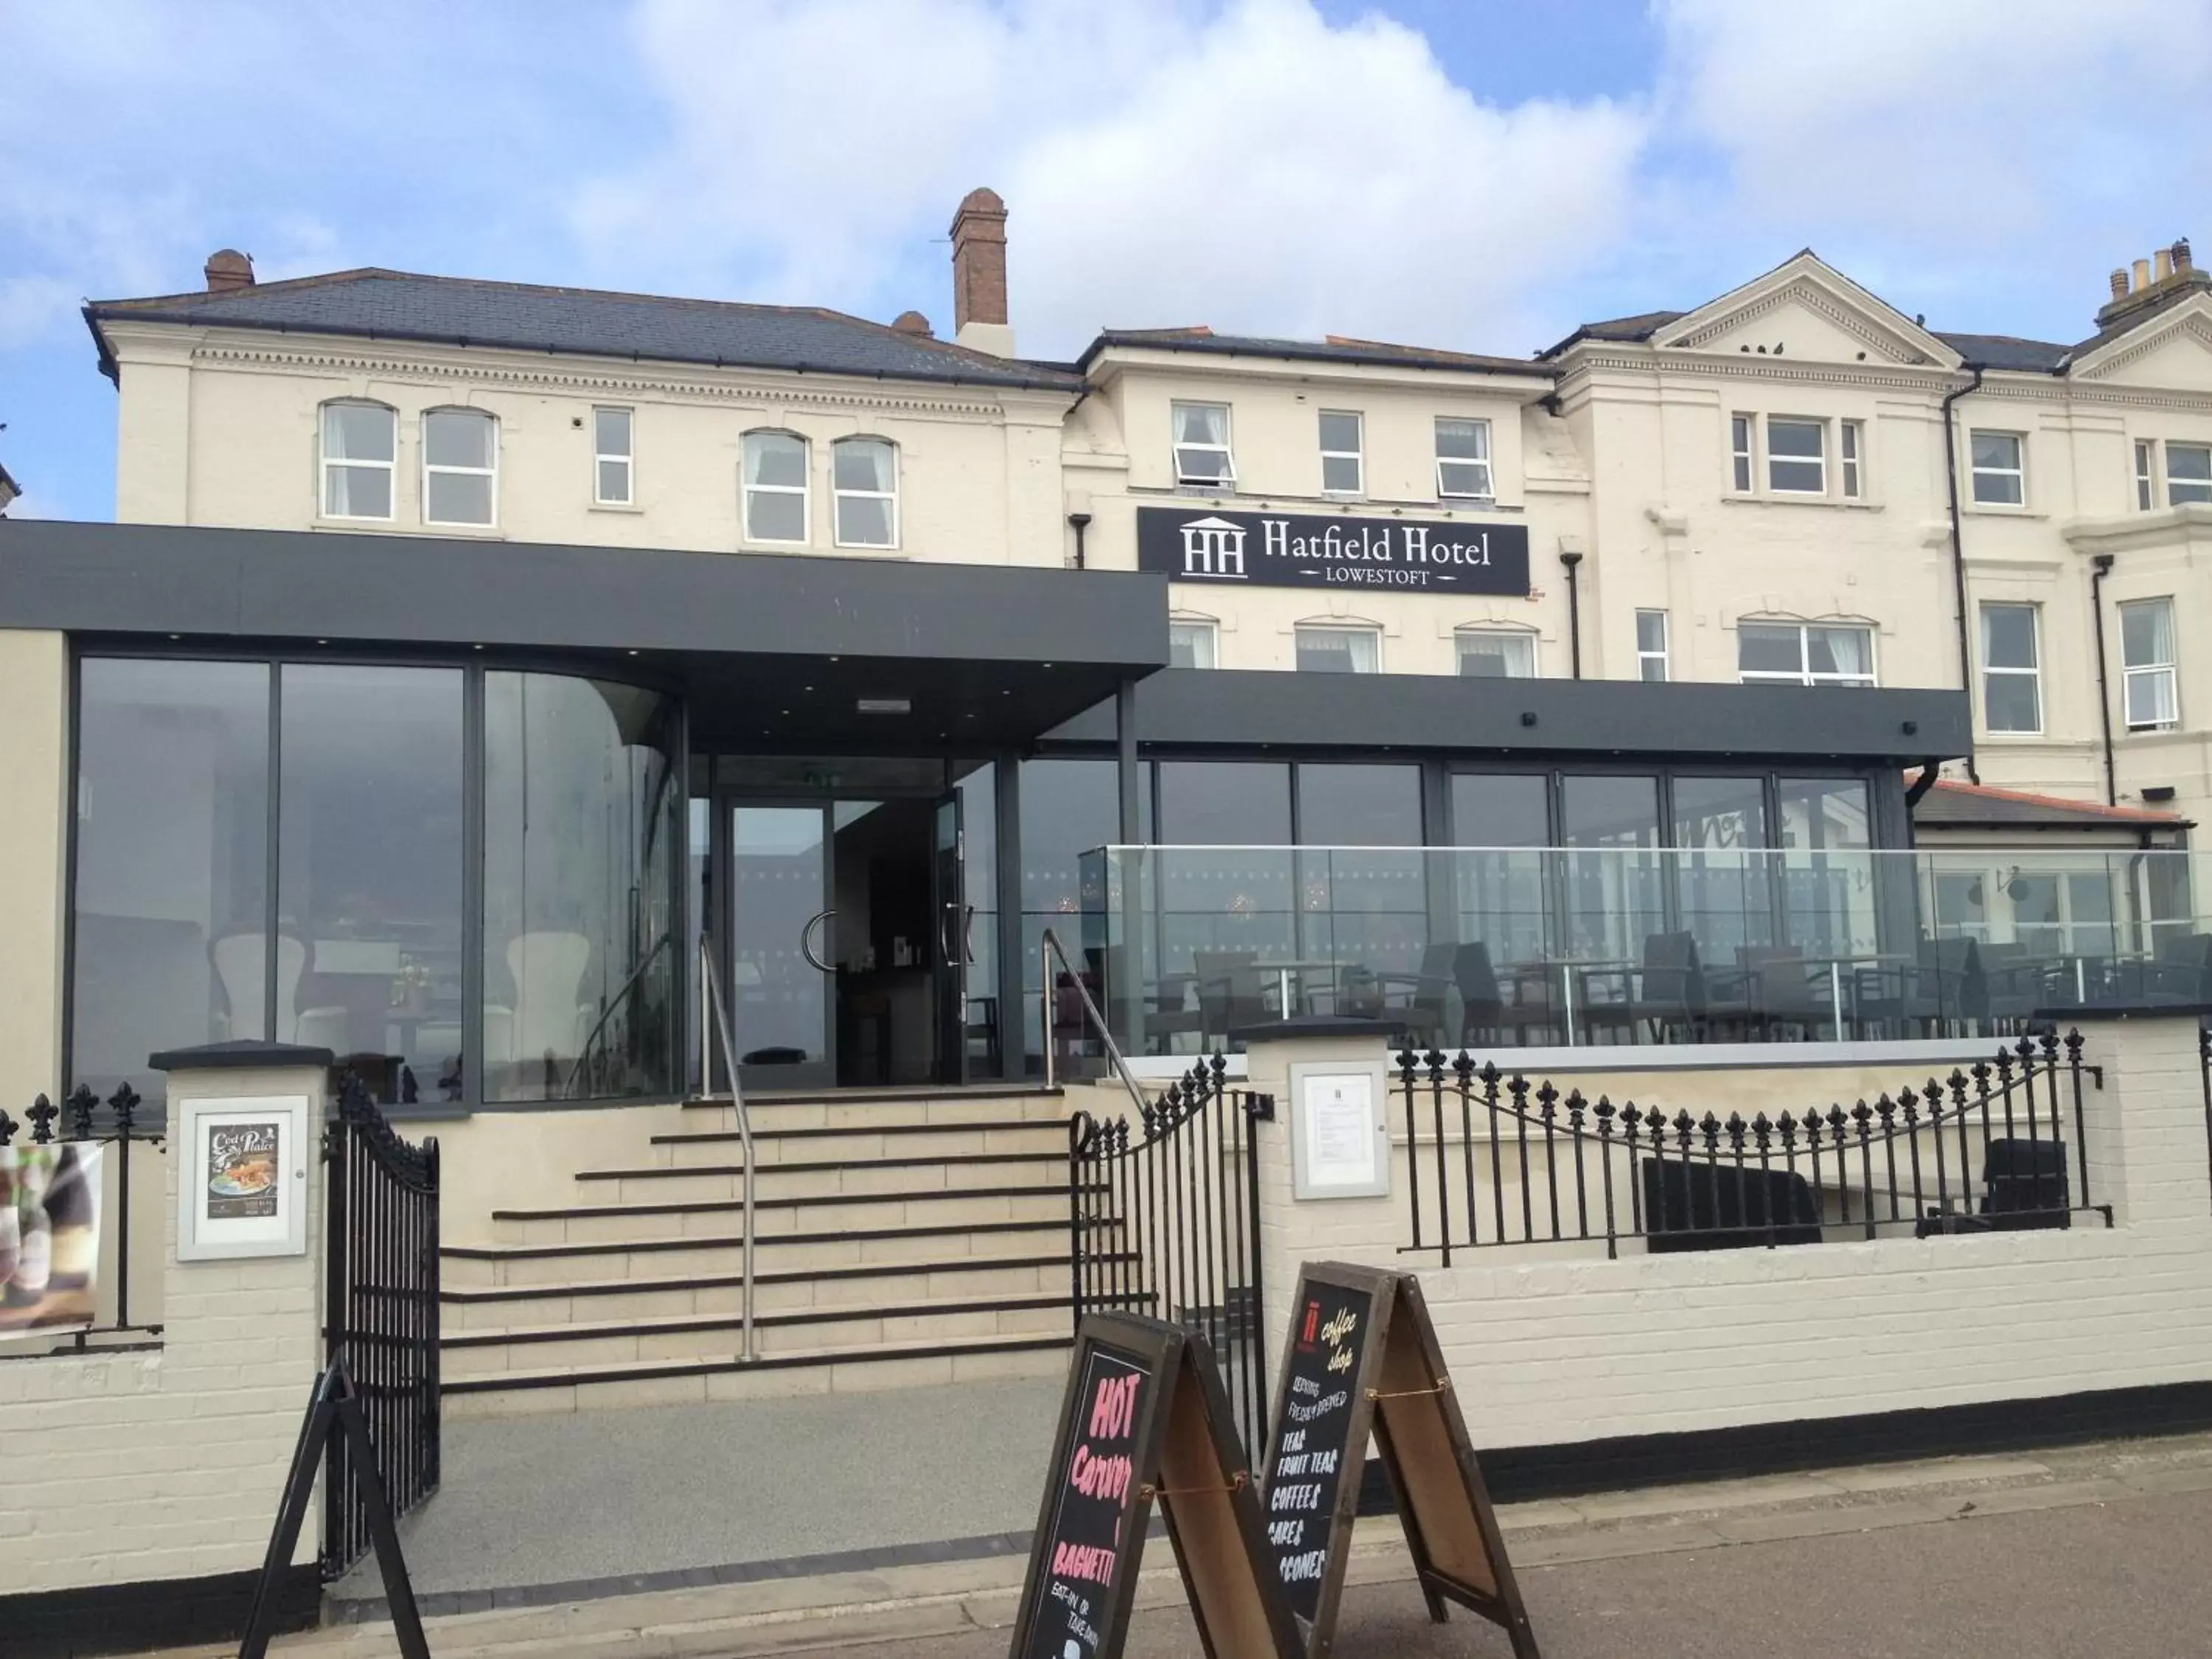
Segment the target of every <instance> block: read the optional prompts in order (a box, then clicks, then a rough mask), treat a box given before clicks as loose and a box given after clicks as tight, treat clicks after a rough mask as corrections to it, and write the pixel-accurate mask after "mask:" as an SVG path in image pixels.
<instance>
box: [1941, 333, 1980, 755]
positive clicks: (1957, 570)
mask: <svg viewBox="0 0 2212 1659" xmlns="http://www.w3.org/2000/svg"><path fill="white" fill-rule="evenodd" d="M1981 389H1982V370H1980V369H1979V368H1977V369H1976V370H1975V371H1974V378H1973V379H1972V380H1970V381H1968V382H1967V383H1966V385H1965V386H1958V387H1955V388H1954V389H1953V390H1952V391H1950V392H1946V393H1944V394H1943V476H1944V477H1945V479H1946V481H1947V482H1948V483H1949V485H1950V488H1951V585H1952V589H1953V599H1954V602H1955V603H1956V605H1957V607H1958V612H1959V689H1960V690H1961V691H1964V692H1965V693H1966V699H1967V707H1968V708H1970V709H1971V708H1972V706H1973V696H1974V658H1973V653H1972V652H1971V651H1969V650H1968V649H1967V647H1966V543H1965V542H1964V541H1963V540H1962V539H1961V538H1960V519H1959V438H1958V434H1957V432H1956V430H1955V429H1954V428H1953V426H1952V424H1951V405H1952V404H1955V403H1957V402H1958V401H1959V399H1960V398H1963V397H1965V396H1966V394H1967V393H1968V392H1979V391H1980V390H1981ZM1966 775H1967V776H1968V777H1969V778H1971V779H1972V780H1973V781H1975V782H1976V783H1979V782H1980V781H1982V774H1981V769H1980V768H1979V767H1978V766H1977V765H1976V764H1975V762H1974V754H1973V749H1972V744H1969V745H1968V748H1967V750H1966Z"/></svg>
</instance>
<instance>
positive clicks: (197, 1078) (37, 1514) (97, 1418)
mask: <svg viewBox="0 0 2212 1659" xmlns="http://www.w3.org/2000/svg"><path fill="white" fill-rule="evenodd" d="M188 1093H190V1094H205V1095H214V1096H221V1097H237V1096H241V1095H251V1094H262V1093H268V1094H306V1095H307V1096H308V1097H309V1098H310V1099H311V1100H312V1101H313V1102H314V1110H315V1114H316V1117H317V1120H318V1121H319V1117H320V1113H321V1109H322V1104H321V1103H322V1093H321V1077H320V1074H319V1073H316V1072H313V1071H299V1072H282V1071H257V1072H245V1073H219V1072H198V1073H190V1074H188V1075H180V1076H178V1077H176V1078H174V1079H172V1080H171V1087H170V1095H171V1098H172V1099H178V1098H181V1097H184V1096H185V1095H186V1094H188ZM162 1162H163V1163H164V1164H166V1165H167V1170H168V1174H167V1179H166V1181H165V1182H164V1183H163V1184H164V1188H165V1190H166V1201H165V1204H164V1206H163V1209H162V1212H161V1216H160V1218H159V1219H158V1225H157V1228H156V1237H159V1238H160V1239H161V1241H162V1249H161V1284H160V1286H159V1291H158V1297H159V1305H160V1307H161V1316H162V1317H163V1319H164V1320H165V1321H166V1323H167V1328H166V1330H165V1331H164V1333H163V1334H162V1336H161V1338H160V1340H159V1346H157V1347H153V1348H148V1349H140V1350H133V1351H125V1352H113V1353H107V1354H100V1353H87V1354H82V1355H75V1354H64V1355H24V1354H21V1351H20V1350H17V1351H16V1352H17V1353H18V1354H19V1355H20V1356H21V1357H15V1358H10V1357H9V1352H10V1350H9V1346H8V1345H5V1344H0V1595H15V1594H19V1593H28V1592H33V1591H43V1590H58V1589H81V1588H83V1587H85V1586H88V1585H98V1584H128V1583H145V1582H149V1581H154V1580H160V1579H183V1578H203V1577H210V1576H212V1575H216V1574H219V1573H234V1572H240V1571H250V1570H252V1569H256V1568H258V1567H259V1566H260V1565H261V1557H262V1553H263V1552H264V1550H266V1549H267V1548H268V1546H269V1533H270V1527H271V1526H272V1524H273V1523H274V1522H275V1521H276V1503H277V1498H278V1495H279V1493H280V1492H282V1490H283V1484H284V1477H285V1475H286V1474H287V1473H288V1472H289V1468H290V1467H291V1460H292V1448H293V1444H294V1442H295V1440H296V1439H297V1438H298V1436H299V1431H300V1421H301V1417H302V1415H303V1414H304V1413H305V1412H306V1409H307V1396H308V1392H309V1389H310V1386H311V1384H312V1383H313V1379H314V1376H315V1372H316V1370H317V1368H318V1366H319V1364H320V1362H321V1358H322V1338H321V1315H320V1311H319V1291H320V1285H321V1279H320V1273H319V1267H320V1263H321V1261H322V1250H321V1247H320V1240H321V1238H322V1214H321V1212H322V1201H323V1196H322V1195H323V1181H322V1176H321V1166H320V1164H319V1162H316V1161H313V1160H311V1161H310V1165H309V1170H308V1206H307V1237H308V1239H309V1240H310V1244H309V1248H308V1250H307V1254H306V1255H296V1256H270V1257H261V1258H257V1259H252V1260H246V1261H178V1260H177V1252H176V1213H177V1209H176V1204H177V1195H176V1183H177V1174H176V1170H177V1165H178V1163H179V1159H178V1158H176V1157H174V1156H170V1157H168V1158H164V1159H163V1160H162ZM145 1172H147V1170H146V1165H145V1164H143V1163H142V1164H138V1165H137V1166H135V1168H134V1179H135V1178H136V1176H137V1174H139V1173H145ZM136 1196H137V1194H135V1193H134V1194H133V1197H134V1199H135V1198H136ZM133 1210H134V1212H135V1213H134V1215H133V1218H132V1225H133V1226H134V1227H137V1226H139V1225H144V1223H145V1222H146V1220H147V1216H146V1214H145V1212H144V1211H143V1209H141V1208H140V1207H139V1206H137V1205H136V1204H135V1203H134V1205H133ZM113 1238H114V1236H113V1233H112V1231H111V1232H110V1233H109V1235H108V1237H107V1241H106V1243H107V1245H108V1247H109V1250H110V1253H111V1254H112V1244H113ZM100 1271H101V1274H102V1277H103V1279H109V1278H111V1276H112V1273H113V1271H114V1268H113V1262H112V1260H103V1261H102V1263H101V1269H100ZM133 1277H134V1284H133V1286H132V1293H131V1302H132V1314H133V1316H134V1317H143V1315H142V1314H141V1313H140V1312H139V1304H138V1297H139V1296H140V1294H141V1291H140V1289H139V1287H138V1285H137V1283H136V1282H135V1280H136V1278H137V1275H136V1274H135V1273H134V1275H133ZM147 1290H148V1291H149V1303H151V1302H152V1301H153V1300H154V1297H153V1295H152V1294H150V1293H151V1292H153V1291H154V1287H152V1286H149V1287H147ZM315 1513H316V1514H319V1513H320V1511H319V1510H317V1511H315ZM316 1536H317V1534H316V1527H315V1524H314V1522H313V1521H312V1520H311V1521H310V1522H309V1523H308V1524H307V1526H305V1527H303V1528H301V1538H300V1543H299V1547H298V1548H297V1550H295V1552H294V1554H293V1559H294V1561H295V1562H306V1561H311V1560H313V1559H314V1554H315V1548H316ZM5 1620H6V1615H5V1614H4V1613H0V1653H4V1652H5V1651H6V1650H7V1638H6V1630H5Z"/></svg>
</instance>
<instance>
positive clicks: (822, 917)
mask: <svg viewBox="0 0 2212 1659" xmlns="http://www.w3.org/2000/svg"><path fill="white" fill-rule="evenodd" d="M836 914H837V913H836V911H835V910H834V909H831V910H819V911H817V912H816V913H815V914H814V915H811V916H809V917H808V918H807V919H806V926H805V927H802V928H800V929H799V955H801V956H803V957H805V958H806V960H807V963H808V964H809V965H810V966H812V967H815V968H818V969H821V970H822V971H823V973H825V974H829V973H835V972H836V969H834V968H832V967H831V966H830V965H829V963H826V962H824V961H823V960H822V958H821V957H817V956H816V955H815V954H814V930H815V929H816V928H817V927H822V926H823V924H824V923H826V922H827V921H829V918H830V917H832V916H834V915H836Z"/></svg>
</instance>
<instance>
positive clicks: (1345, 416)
mask: <svg viewBox="0 0 2212 1659" xmlns="http://www.w3.org/2000/svg"><path fill="white" fill-rule="evenodd" d="M1321 447H1322V448H1323V449H1326V450H1334V451H1338V452H1340V453H1348V454H1353V455H1356V454H1358V453H1359V416H1357V415H1355V414H1349V413H1346V412H1344V411H1341V410H1333V409H1324V410H1322V411H1321Z"/></svg>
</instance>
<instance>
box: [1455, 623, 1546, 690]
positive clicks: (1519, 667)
mask: <svg viewBox="0 0 2212 1659" xmlns="http://www.w3.org/2000/svg"><path fill="white" fill-rule="evenodd" d="M1453 637H1454V639H1455V641H1456V643H1457V646H1458V650H1459V671H1460V675H1461V677H1462V678H1466V679H1476V680H1533V679H1534V678H1536V636H1535V635H1534V634H1531V633H1529V632H1528V631H1527V630H1526V629H1518V628H1462V629H1460V630H1459V631H1458V633H1457V634H1455V635H1454V636H1453Z"/></svg>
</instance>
